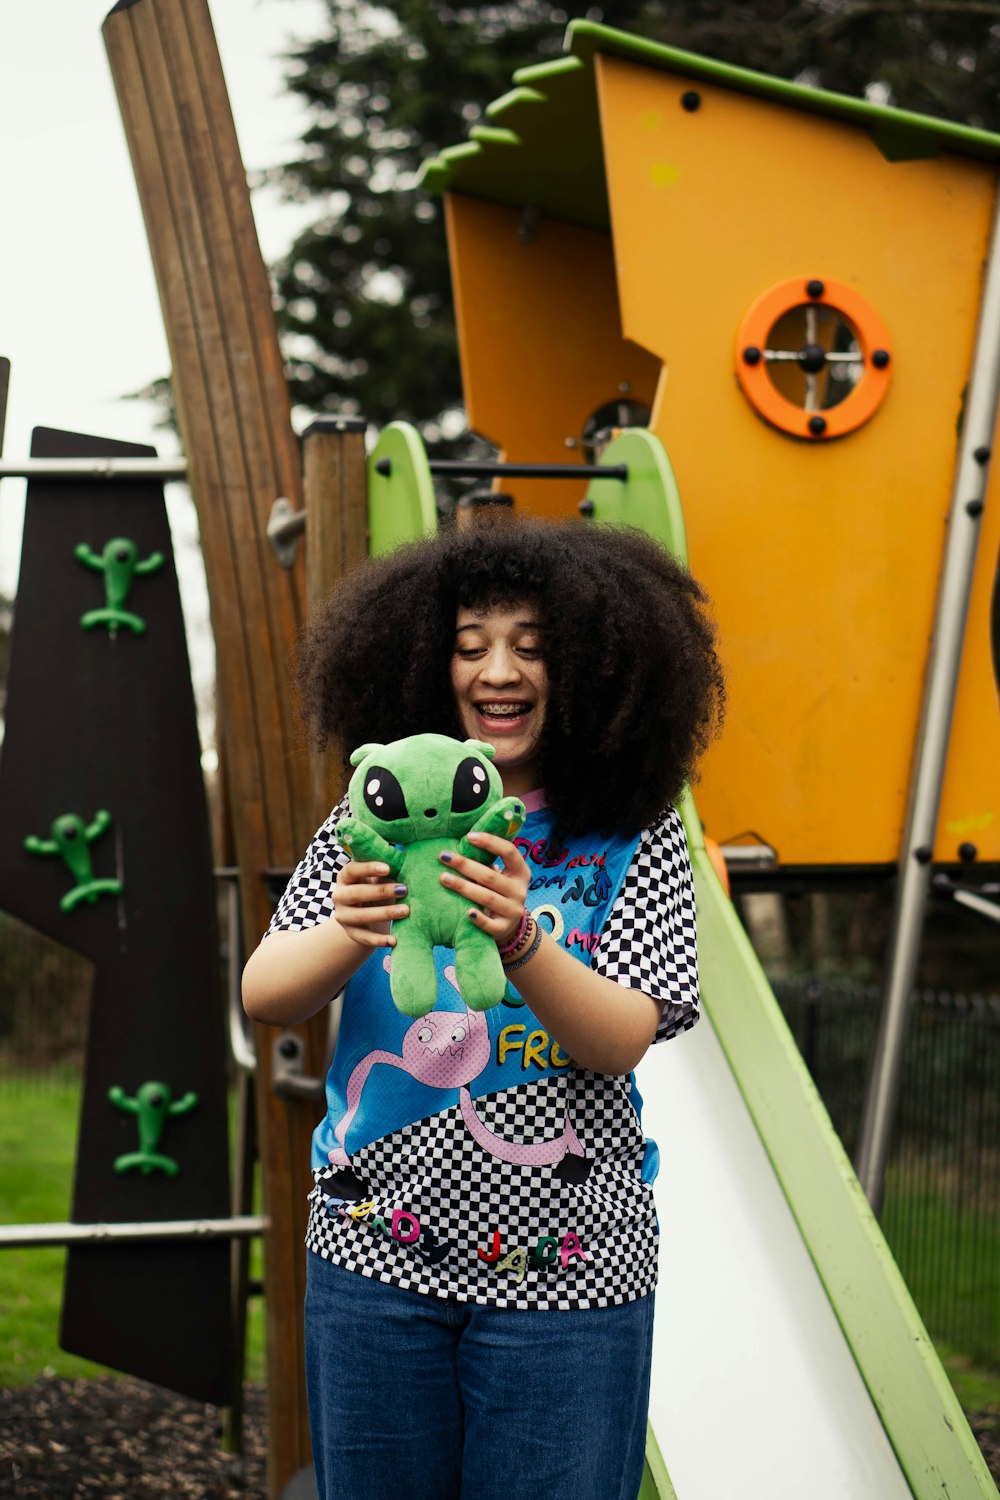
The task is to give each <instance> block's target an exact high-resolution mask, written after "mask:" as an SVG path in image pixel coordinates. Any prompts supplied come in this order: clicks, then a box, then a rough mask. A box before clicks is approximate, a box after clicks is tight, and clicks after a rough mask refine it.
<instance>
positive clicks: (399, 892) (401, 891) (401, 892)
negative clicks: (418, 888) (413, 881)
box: [392, 885, 406, 896]
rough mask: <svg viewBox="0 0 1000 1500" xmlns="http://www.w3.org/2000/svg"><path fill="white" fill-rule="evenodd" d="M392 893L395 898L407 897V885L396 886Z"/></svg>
mask: <svg viewBox="0 0 1000 1500" xmlns="http://www.w3.org/2000/svg"><path fill="white" fill-rule="evenodd" d="M392 893H393V895H394V896H405V895H406V886H405V885H394V886H393V888H392Z"/></svg>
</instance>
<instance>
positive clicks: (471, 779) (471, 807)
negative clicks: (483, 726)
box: [451, 755, 490, 813]
mask: <svg viewBox="0 0 1000 1500" xmlns="http://www.w3.org/2000/svg"><path fill="white" fill-rule="evenodd" d="M489 791H490V779H489V777H488V775H487V774H486V767H485V766H484V765H483V763H482V761H481V760H476V759H475V758H474V757H473V756H471V755H469V756H467V757H466V758H465V760H463V761H462V763H461V764H460V766H459V768H458V770H457V771H456V772H455V781H454V784H453V786H452V789H451V810H452V812H457V813H463V812H475V810H476V808H477V807H482V805H483V803H484V802H485V801H486V798H487V797H488V796H489Z"/></svg>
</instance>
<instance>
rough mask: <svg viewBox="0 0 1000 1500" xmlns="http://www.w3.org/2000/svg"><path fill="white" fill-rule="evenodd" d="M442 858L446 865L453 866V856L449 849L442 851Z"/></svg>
mask: <svg viewBox="0 0 1000 1500" xmlns="http://www.w3.org/2000/svg"><path fill="white" fill-rule="evenodd" d="M441 858H442V859H443V860H444V862H445V864H446V865H450V864H451V861H452V856H451V855H450V854H449V853H448V851H447V849H445V850H443V851H442V853H441Z"/></svg>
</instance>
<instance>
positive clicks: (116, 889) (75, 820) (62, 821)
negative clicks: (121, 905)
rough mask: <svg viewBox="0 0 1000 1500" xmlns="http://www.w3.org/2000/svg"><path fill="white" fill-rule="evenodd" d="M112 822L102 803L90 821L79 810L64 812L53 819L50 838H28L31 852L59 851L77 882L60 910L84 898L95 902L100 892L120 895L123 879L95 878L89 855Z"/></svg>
mask: <svg viewBox="0 0 1000 1500" xmlns="http://www.w3.org/2000/svg"><path fill="white" fill-rule="evenodd" d="M110 822H111V814H110V813H109V812H108V811H107V810H106V809H105V808H103V807H102V808H100V809H99V810H98V811H97V812H96V813H95V814H94V821H93V822H92V823H90V824H87V823H84V821H83V819H82V818H80V817H77V815H76V813H62V814H61V815H60V816H59V817H58V818H56V819H55V821H54V822H53V824H52V827H51V828H50V829H49V837H48V838H47V839H40V838H36V837H35V835H34V834H33V833H29V834H28V836H27V838H26V839H25V841H24V847H25V849H26V850H27V851H28V853H29V854H46V855H48V854H58V855H59V856H60V857H61V858H62V861H63V863H64V864H65V865H66V868H67V869H68V870H69V872H70V874H71V875H72V876H73V879H74V881H75V882H76V884H75V885H74V886H73V887H72V889H71V890H68V891H67V892H66V894H65V895H64V896H63V898H62V900H61V901H60V902H59V909H60V911H65V912H70V911H72V910H73V909H74V907H77V906H79V904H80V902H81V901H86V902H88V903H89V904H90V905H91V906H93V904H94V902H95V901H96V900H97V898H98V896H120V895H121V893H122V883H121V881H120V880H111V879H96V878H95V876H94V867H93V863H92V861H91V858H90V845H91V844H92V843H93V842H94V840H95V839H97V838H100V836H101V834H102V833H103V832H104V830H105V829H106V828H107V827H108V826H109V824H110Z"/></svg>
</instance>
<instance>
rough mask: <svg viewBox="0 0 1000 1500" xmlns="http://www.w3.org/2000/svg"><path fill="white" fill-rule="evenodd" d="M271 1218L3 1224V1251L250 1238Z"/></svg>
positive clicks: (243, 1216) (0, 1227)
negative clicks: (130, 1242) (157, 1241)
mask: <svg viewBox="0 0 1000 1500" xmlns="http://www.w3.org/2000/svg"><path fill="white" fill-rule="evenodd" d="M269 1227H270V1224H269V1221H268V1220H267V1219H266V1218H264V1217H262V1216H261V1215H260V1214H237V1215H234V1217H233V1218H231V1219H164V1220H162V1221H160V1222H151V1223H147V1224H142V1223H122V1224H3V1225H0V1250H14V1249H17V1250H23V1249H26V1248H28V1247H37V1246H40V1245H109V1244H112V1243H118V1244H121V1243H122V1242H126V1243H127V1242H129V1241H136V1240H140V1241H141V1240H226V1239H230V1240H232V1239H249V1238H253V1236H254V1235H258V1234H264V1233H265V1232H266V1231H267V1229H268V1228H269Z"/></svg>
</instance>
